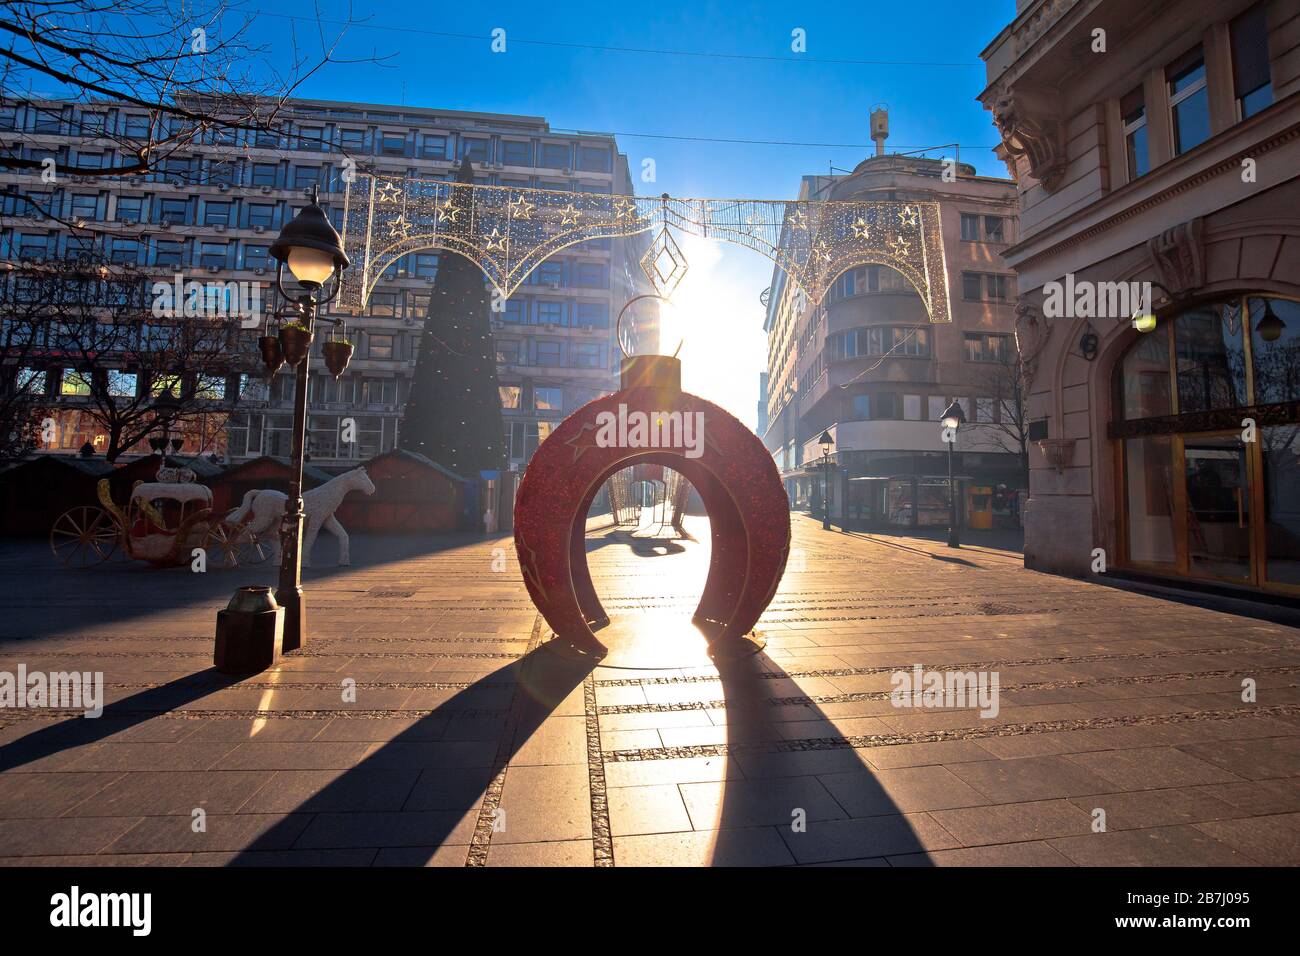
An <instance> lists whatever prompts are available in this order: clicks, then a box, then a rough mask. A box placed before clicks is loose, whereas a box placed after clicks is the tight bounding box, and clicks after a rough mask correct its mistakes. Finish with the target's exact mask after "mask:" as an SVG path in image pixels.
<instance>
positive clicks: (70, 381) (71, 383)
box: [59, 368, 90, 395]
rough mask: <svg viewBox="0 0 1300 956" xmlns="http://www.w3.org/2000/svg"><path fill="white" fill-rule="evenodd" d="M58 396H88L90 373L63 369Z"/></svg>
mask: <svg viewBox="0 0 1300 956" xmlns="http://www.w3.org/2000/svg"><path fill="white" fill-rule="evenodd" d="M59 394H60V395H89V394H90V373H89V372H78V371H77V370H76V369H72V368H65V369H64V370H63V381H62V382H61V383H60V384H59Z"/></svg>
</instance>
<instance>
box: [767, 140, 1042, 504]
mask: <svg viewBox="0 0 1300 956" xmlns="http://www.w3.org/2000/svg"><path fill="white" fill-rule="evenodd" d="M873 119H874V117H873ZM873 125H875V124H873ZM879 142H881V143H883V136H881V137H880V139H879ZM945 169H947V170H950V171H951V174H950V175H948V176H945V175H944V172H945ZM949 180H951V181H949ZM799 198H800V199H809V200H813V199H823V200H825V199H830V200H837V199H838V200H873V199H874V200H881V201H894V200H913V201H925V202H938V203H939V204H940V217H941V229H942V234H943V244H944V253H945V259H946V261H947V274H948V284H949V290H950V299H951V305H952V316H953V321H952V322H951V323H943V324H931V323H930V321H929V318H928V315H927V313H926V310H925V306H924V305H923V303H922V301H921V298H920V296H918V295H917V293H916V291H915V290H914V289H913V288H912V286H911V285H910V284H909V283H908V281H907V280H906V279H904V278H903V277H902V275H901V274H899V273H898V272H896V271H894V270H893V269H890V268H888V267H884V266H867V267H861V268H856V269H852V270H850V271H848V272H845V273H844V274H843V275H841V276H840V277H839V279H838V280H836V281H835V282H834V284H833V285H832V287H831V290H830V292H829V293H828V294H827V295H826V297H825V299H824V301H823V302H822V303H821V304H820V305H813V304H811V303H810V302H809V301H808V300H807V298H806V296H804V295H803V294H802V293H801V292H799V291H798V290H797V289H795V288H794V287H793V286H792V285H791V284H790V283H788V282H787V281H786V279H785V277H784V275H783V274H782V273H781V272H780V270H777V271H776V272H774V274H773V279H772V287H771V289H770V291H769V294H768V295H769V297H768V303H767V313H766V320H765V329H766V331H767V334H768V367H767V376H766V390H765V394H766V397H767V409H766V421H765V426H766V427H765V428H764V429H763V431H762V432H761V434H762V437H763V439H764V442H765V443H766V445H767V447H768V449H769V450H770V451H771V452H772V454H773V456H774V457H775V459H776V463H777V466H778V468H779V469H780V471H781V475H782V477H783V478H784V480H785V483H786V490H787V492H788V494H789V496H790V501H791V504H792V505H793V506H794V507H796V508H803V507H808V508H812V509H813V510H819V509H820V508H821V496H822V494H823V492H822V486H823V484H824V477H825V472H824V468H823V459H822V449H821V446H820V444H819V438H820V437H821V435H822V433H823V431H829V432H830V434H831V437H832V438H833V439H834V447H833V451H832V454H831V456H830V460H829V463H828V464H829V474H830V482H829V485H830V489H829V495H830V506H831V514H832V518H833V519H834V520H835V521H836V522H837V523H841V522H842V523H844V524H845V525H847V526H849V527H866V528H870V527H898V528H916V527H925V526H927V525H946V524H947V522H948V518H949V497H948V457H947V448H948V446H947V445H946V444H945V443H944V442H943V440H942V435H941V431H942V429H941V425H940V424H939V420H940V418H941V415H942V412H943V410H944V409H945V408H946V407H947V406H948V404H949V403H950V402H951V401H952V400H953V399H954V398H955V399H957V400H959V401H961V402H962V405H963V408H964V409H965V412H966V417H967V420H968V422H969V423H970V424H969V425H968V426H967V427H964V428H962V429H960V430H959V432H958V436H957V443H956V448H955V451H956V453H957V455H956V459H955V463H956V472H957V474H958V476H959V478H960V479H961V485H962V488H963V489H964V490H963V491H959V493H958V494H959V502H960V505H961V510H962V512H963V514H964V515H965V520H966V521H967V523H969V524H974V525H976V526H980V527H985V526H992V525H993V524H995V523H996V524H998V525H1015V524H1016V523H1017V521H1018V495H1017V493H1018V492H1019V491H1020V489H1021V488H1022V487H1023V474H1024V470H1023V468H1022V458H1021V455H1020V454H1019V445H1018V444H1017V443H1016V442H1015V441H1013V440H1012V437H1011V435H1012V433H1013V432H1014V430H1015V429H1014V424H1015V423H1014V419H1015V418H1016V415H1017V413H1016V409H1015V405H1014V402H1013V401H1012V399H1013V392H1014V389H1013V385H1014V381H1013V379H1014V369H1015V344H1014V341H1013V337H1012V322H1013V312H1012V310H1013V307H1014V302H1015V279H1014V276H1012V275H1011V274H1010V272H1009V270H1008V269H1007V268H1006V267H1005V265H1004V264H1003V263H1002V260H1001V258H1000V253H1001V251H1002V250H1003V249H1005V248H1006V247H1007V245H1008V244H1009V243H1011V242H1013V241H1015V238H1016V230H1017V228H1018V227H1017V205H1016V192H1015V187H1014V184H1013V183H1012V182H1010V181H1009V180H1005V179H997V178H991V177H987V176H977V175H976V174H975V170H974V168H973V167H971V166H969V165H966V164H961V163H948V164H946V165H945V163H944V162H943V161H942V160H941V159H925V158H919V157H913V156H900V155H887V154H885V153H884V152H883V148H882V149H878V152H877V155H875V156H872V157H870V158H868V159H866V160H864V161H863V162H861V163H860V164H859V165H858V166H857V168H856V169H855V170H854V171H853V172H852V174H848V175H828V176H807V177H805V178H804V180H803V182H802V184H801V186H800V191H799ZM760 417H762V416H760Z"/></svg>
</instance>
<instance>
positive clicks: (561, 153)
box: [537, 143, 569, 169]
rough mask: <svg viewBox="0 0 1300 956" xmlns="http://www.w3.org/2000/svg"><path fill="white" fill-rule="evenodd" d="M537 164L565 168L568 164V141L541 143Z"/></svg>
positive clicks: (550, 167) (549, 167)
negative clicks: (540, 153)
mask: <svg viewBox="0 0 1300 956" xmlns="http://www.w3.org/2000/svg"><path fill="white" fill-rule="evenodd" d="M537 165H538V166H545V167H546V168H547V169H567V168H568V166H569V144H568V143H542V155H541V158H540V159H539V160H538V163H537Z"/></svg>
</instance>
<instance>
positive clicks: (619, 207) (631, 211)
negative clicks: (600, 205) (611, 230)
mask: <svg viewBox="0 0 1300 956" xmlns="http://www.w3.org/2000/svg"><path fill="white" fill-rule="evenodd" d="M635 214H636V203H634V202H632V200H630V199H625V198H623V197H622V196H620V197H619V198H618V199H615V200H614V216H615V217H616V218H618V219H627V218H629V217H630V216H633V215H635Z"/></svg>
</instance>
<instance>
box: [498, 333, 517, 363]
mask: <svg viewBox="0 0 1300 956" xmlns="http://www.w3.org/2000/svg"><path fill="white" fill-rule="evenodd" d="M497 364H498V365H518V364H519V341H518V339H497Z"/></svg>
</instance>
